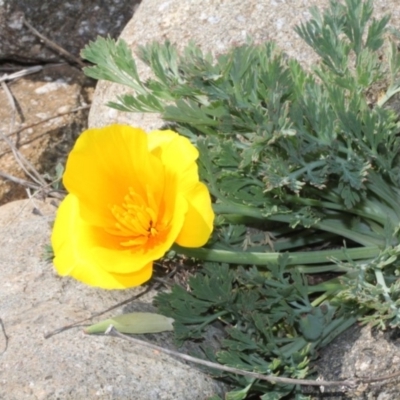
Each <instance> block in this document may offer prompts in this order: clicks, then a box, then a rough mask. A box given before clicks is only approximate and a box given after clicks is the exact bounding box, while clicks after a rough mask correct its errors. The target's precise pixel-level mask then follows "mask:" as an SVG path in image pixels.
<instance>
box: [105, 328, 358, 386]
mask: <svg viewBox="0 0 400 400" xmlns="http://www.w3.org/2000/svg"><path fill="white" fill-rule="evenodd" d="M105 334H106V335H110V336H115V337H119V338H121V339H124V340H128V341H129V342H132V343H135V344H138V345H141V346H146V347H149V348H151V349H153V350H157V351H161V352H163V353H165V354H168V355H170V356H175V357H179V358H182V359H183V360H185V361H189V362H193V363H196V364H200V365H204V366H206V367H209V368H214V369H218V370H221V371H226V372H230V373H232V374H238V375H243V376H250V377H251V378H256V379H260V380H263V381H268V382H271V383H286V384H292V385H304V386H346V387H350V388H353V387H355V386H356V381H354V380H352V379H348V380H344V381H315V380H311V379H294V378H284V377H280V376H274V375H263V374H259V373H257V372H250V371H243V370H241V369H238V368H232V367H228V366H226V365H221V364H216V363H213V362H211V361H206V360H202V359H200V358H196V357H192V356H189V355H187V354H183V353H178V352H176V351H173V350H169V349H164V347H160V346H157V345H155V344H152V343H149V342H146V341H144V340H140V339H136V338H134V337H132V336H128V335H124V334H123V333H120V332H118V331H117V330H116V329H115V328H114V327H113V326H112V325H110V326H109V327H108V328H107V330H106V331H105Z"/></svg>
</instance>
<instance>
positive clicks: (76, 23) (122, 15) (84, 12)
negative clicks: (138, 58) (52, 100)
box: [0, 0, 140, 63]
mask: <svg viewBox="0 0 400 400" xmlns="http://www.w3.org/2000/svg"><path fill="white" fill-rule="evenodd" d="M139 2H140V0H113V1H100V0H68V1H58V0H47V1H42V0H4V1H0V38H1V40H0V60H13V61H18V62H24V63H28V62H29V63H32V62H41V61H45V62H55V61H59V60H64V58H63V57H61V56H60V54H59V53H58V52H55V51H54V50H53V49H51V48H49V47H48V46H47V45H46V43H44V42H43V41H41V40H40V39H39V38H38V37H37V36H36V35H35V34H33V33H32V31H31V30H29V29H28V28H27V27H26V25H24V23H23V17H25V19H26V20H27V21H28V23H29V24H30V25H31V26H33V28H35V29H36V30H37V31H38V32H39V33H41V34H42V35H44V36H45V37H46V38H47V39H50V40H52V41H53V42H55V43H56V44H58V45H59V46H61V47H62V48H64V49H65V50H67V51H69V52H70V53H72V54H73V55H75V56H79V52H80V51H81V49H82V48H83V47H84V46H85V45H86V44H87V43H89V41H90V40H93V39H95V38H96V37H97V35H101V36H106V35H108V34H109V35H111V36H112V37H117V36H118V34H119V33H120V32H121V30H122V29H123V27H124V26H125V25H126V23H127V22H128V21H129V20H130V18H131V17H132V15H133V13H134V11H135V8H136V7H137V4H138V3H139Z"/></svg>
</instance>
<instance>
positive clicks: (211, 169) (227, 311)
mask: <svg viewBox="0 0 400 400" xmlns="http://www.w3.org/2000/svg"><path fill="white" fill-rule="evenodd" d="M372 11H373V9H372V1H370V0H369V1H364V2H363V1H361V0H345V1H344V2H338V1H333V0H332V1H331V3H330V7H329V8H328V9H327V10H324V11H323V12H320V11H319V10H318V9H316V8H314V9H313V10H312V19H311V20H310V21H308V22H306V23H304V24H302V25H301V26H299V27H297V28H296V31H297V33H298V34H299V35H300V36H301V37H302V38H303V39H304V40H305V41H306V42H307V43H308V44H309V45H310V46H311V47H312V48H313V49H314V50H315V51H316V52H317V53H318V55H319V56H320V58H321V62H320V63H319V64H318V65H317V66H315V68H314V69H313V70H312V71H311V72H308V71H305V70H304V69H303V68H302V67H301V65H300V64H299V63H298V62H297V61H296V60H290V59H288V58H287V57H286V56H285V55H284V54H282V53H281V52H280V51H279V50H278V49H277V48H276V47H275V45H274V44H273V43H265V44H262V45H258V46H255V45H253V44H252V43H251V42H250V41H249V43H248V44H247V45H244V46H241V47H237V48H234V49H232V50H230V51H229V53H227V54H225V55H221V56H219V57H218V58H217V59H213V58H212V57H211V55H210V54H203V53H202V52H201V50H200V49H199V48H197V47H196V46H195V45H193V44H190V45H189V46H188V47H187V48H186V49H185V51H184V52H183V53H182V54H178V52H177V50H176V48H175V47H174V46H173V45H171V44H170V43H168V42H167V43H165V44H157V43H154V44H151V45H148V46H146V47H143V48H141V49H140V51H139V57H140V58H141V59H142V60H144V61H145V62H146V63H147V64H148V65H149V66H150V67H151V69H152V71H153V73H154V78H153V79H150V80H148V81H146V82H142V81H141V80H140V78H139V76H138V74H137V70H136V65H135V61H134V59H133V57H132V55H131V53H130V52H129V51H128V48H127V45H126V44H125V43H124V42H123V41H119V42H118V43H115V42H113V41H112V40H110V39H98V40H97V41H96V42H95V43H92V44H91V45H89V46H88V47H87V48H86V49H85V50H84V51H83V56H84V57H85V58H87V59H88V60H89V61H92V62H93V63H94V64H96V65H95V66H94V67H90V68H88V69H87V70H86V73H87V74H88V75H89V76H92V77H94V78H96V79H107V80H111V81H114V82H118V83H122V84H125V85H127V86H129V87H131V88H132V89H133V93H132V94H128V95H124V96H120V97H118V99H116V101H115V102H112V103H110V104H109V105H110V106H111V107H114V108H117V109H119V110H123V111H131V112H137V111H144V112H159V113H161V115H162V117H163V118H164V119H165V121H167V123H170V124H171V126H173V127H174V129H175V130H177V131H178V132H179V133H181V134H182V135H185V136H187V137H188V138H189V139H190V140H191V141H192V143H194V144H195V146H196V147H197V149H198V150H199V153H200V157H199V173H200V178H201V180H202V181H203V182H205V183H206V184H207V186H208V188H209V190H210V192H211V193H212V195H213V197H214V200H215V204H214V211H215V212H216V214H217V215H218V217H217V219H216V222H215V231H214V234H213V238H212V240H211V241H210V242H209V243H208V245H207V248H206V249H199V250H193V251H192V252H191V251H184V253H185V254H187V255H191V256H193V257H197V258H202V259H205V260H208V263H206V265H205V266H204V269H203V270H202V271H201V272H199V273H198V274H197V275H196V276H194V277H193V278H192V279H191V280H190V282H189V285H190V291H186V290H185V289H183V288H181V287H175V288H174V289H173V290H172V293H170V294H161V295H160V296H159V298H158V304H159V307H160V310H161V311H162V312H163V313H164V314H165V315H168V316H171V317H173V318H175V320H176V323H175V329H176V335H177V339H178V340H179V341H182V340H185V339H188V338H196V339H200V338H201V337H202V332H203V331H204V329H205V328H206V326H207V325H208V324H210V323H212V322H214V321H216V320H219V321H221V322H222V323H223V324H224V326H225V328H226V335H227V336H226V338H225V339H224V340H223V342H222V350H221V351H220V352H217V354H212V352H210V351H207V350H205V353H206V355H207V356H208V357H209V358H211V359H214V360H218V361H219V362H220V363H224V364H227V365H230V366H234V367H239V368H243V369H247V370H255V371H261V372H264V373H274V374H277V375H283V376H285V375H286V376H292V377H304V376H306V375H307V374H310V373H311V372H312V370H311V369H310V368H309V363H310V361H311V360H312V359H313V358H314V357H315V355H316V349H318V348H320V347H321V346H324V345H326V344H327V343H329V341H331V340H332V339H333V338H334V337H336V336H337V335H338V334H339V333H340V332H342V331H343V330H344V329H346V328H347V327H348V326H350V325H351V324H352V323H354V321H355V320H356V318H361V319H363V320H365V321H368V322H371V323H372V324H374V325H378V326H381V327H385V326H389V325H391V326H398V325H399V321H400V313H399V303H400V284H399V281H398V268H399V265H400V261H399V260H398V257H399V255H400V240H399V238H400V234H399V228H400V207H399V204H400V201H399V199H400V198H399V194H400V160H399V154H400V136H399V132H400V126H399V122H398V115H397V114H396V113H395V112H394V111H393V109H392V108H391V106H390V104H391V103H390V102H391V101H393V100H394V99H395V95H396V94H397V93H398V92H399V91H400V80H399V70H400V56H399V52H398V50H397V43H396V42H395V40H396V37H398V36H399V35H398V33H397V32H394V31H391V30H390V29H389V28H388V22H389V17H388V16H386V17H384V18H382V19H380V20H376V19H373V18H372ZM381 87H383V88H385V90H384V91H383V92H382V93H378V95H377V96H375V94H376V93H375V92H376V91H377V88H381ZM374 96H375V97H376V99H375V97H374ZM176 249H177V250H178V251H179V250H180V249H179V248H178V247H176ZM238 265H239V266H238ZM246 265H247V266H248V265H250V266H251V267H246ZM255 265H257V267H255ZM315 273H317V274H319V275H318V276H317V278H316V279H314V276H313V275H312V274H315ZM325 273H329V274H330V275H327V276H325V275H324V274H325ZM316 282H318V283H316ZM229 379H230V381H231V382H235V383H236V384H237V385H238V386H240V387H242V389H241V390H237V391H235V392H232V393H231V394H230V395H229V396H230V397H229V396H228V398H232V399H233V398H235V399H244V398H246V396H248V395H249V394H250V393H254V392H257V393H263V395H262V397H261V398H262V399H264V400H265V399H279V398H282V397H283V396H285V395H287V394H288V393H293V394H294V395H295V396H296V398H298V399H300V398H306V397H305V396H304V395H303V394H302V391H301V389H300V388H298V387H293V386H279V385H270V384H265V383H260V382H258V381H251V380H249V379H247V378H244V377H243V378H241V377H237V376H233V375H230V376H229ZM243 388H244V389H243Z"/></svg>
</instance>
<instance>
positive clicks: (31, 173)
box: [0, 74, 46, 185]
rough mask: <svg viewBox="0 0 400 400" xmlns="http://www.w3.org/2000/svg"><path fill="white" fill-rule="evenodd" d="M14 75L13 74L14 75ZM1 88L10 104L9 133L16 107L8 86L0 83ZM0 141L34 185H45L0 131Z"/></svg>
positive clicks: (31, 166)
mask: <svg viewBox="0 0 400 400" xmlns="http://www.w3.org/2000/svg"><path fill="white" fill-rule="evenodd" d="M14 75H15V74H14ZM8 79H10V76H8ZM1 86H2V88H3V90H4V92H5V93H6V95H7V99H8V101H9V103H10V106H11V125H10V132H12V131H13V130H14V125H15V114H16V106H15V102H14V97H13V95H12V94H11V92H10V90H9V89H8V86H7V85H6V83H5V81H2V82H1ZM0 139H3V140H4V141H5V142H6V143H7V144H8V146H9V147H10V149H11V150H12V152H13V154H14V157H15V159H16V161H17V162H18V164H19V166H20V167H21V168H22V169H23V171H24V172H25V173H26V174H27V175H28V176H29V177H30V178H31V179H32V180H33V181H34V182H36V183H38V184H39V185H46V182H45V181H44V179H43V178H42V176H41V175H40V174H39V172H38V171H37V170H36V168H35V167H34V166H33V165H32V164H31V163H30V162H29V161H28V160H27V159H26V158H25V157H24V156H23V155H22V154H21V153H20V152H19V151H18V149H17V148H16V147H15V146H14V144H13V143H12V142H11V140H10V139H9V138H8V137H7V136H5V135H4V134H3V133H2V132H1V131H0Z"/></svg>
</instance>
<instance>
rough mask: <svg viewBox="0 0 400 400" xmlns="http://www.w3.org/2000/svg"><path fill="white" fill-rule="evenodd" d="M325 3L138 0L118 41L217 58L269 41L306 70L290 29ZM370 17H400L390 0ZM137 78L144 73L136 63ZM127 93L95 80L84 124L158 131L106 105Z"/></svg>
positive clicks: (144, 117) (301, 47)
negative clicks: (195, 49)
mask: <svg viewBox="0 0 400 400" xmlns="http://www.w3.org/2000/svg"><path fill="white" fill-rule="evenodd" d="M328 4H329V0H302V1H287V0H247V1H242V0H230V1H225V2H224V1H217V0H191V1H186V2H182V1H179V0H168V1H167V0H165V1H159V0H143V1H142V3H141V4H140V6H139V7H138V9H137V11H136V12H135V14H134V16H133V18H132V19H131V20H130V21H129V23H128V24H127V26H126V27H125V29H124V30H123V32H122V33H121V36H120V37H121V38H122V39H124V40H125V41H126V42H127V43H128V45H129V47H130V48H131V49H132V51H133V52H135V49H136V48H137V46H138V45H145V44H147V43H151V42H153V41H157V42H165V40H167V39H168V40H169V41H170V42H172V43H173V44H175V45H177V47H178V48H179V49H181V50H182V49H183V48H184V47H185V46H186V45H187V44H188V42H189V41H190V40H192V41H193V42H194V43H196V44H197V45H199V46H200V48H201V49H202V50H203V51H205V52H208V51H210V52H212V53H213V54H214V55H218V54H221V53H224V52H226V51H227V50H228V49H229V48H230V47H232V46H239V45H241V44H244V43H246V40H247V37H251V38H252V39H253V40H254V42H255V43H262V42H265V41H267V40H273V41H275V42H276V43H277V45H278V47H279V48H281V49H282V50H283V51H284V52H285V53H286V54H287V55H288V56H289V57H295V58H297V59H298V60H299V61H300V62H301V63H302V65H303V66H305V67H307V68H309V67H311V66H312V65H313V64H314V63H315V62H317V61H318V57H317V55H316V54H315V53H314V52H313V51H312V50H311V48H310V47H309V46H308V45H307V44H306V43H305V42H304V41H303V40H302V39H301V38H300V37H299V36H298V35H297V34H296V32H295V31H294V30H293V28H294V27H295V26H296V25H299V24H300V23H301V22H303V21H305V20H307V19H308V18H309V17H310V16H311V14H310V13H309V8H310V7H311V6H318V7H320V8H324V7H326V6H328ZM374 6H375V15H376V17H382V15H384V14H387V13H389V12H391V13H392V17H393V19H392V23H393V25H395V26H396V20H398V18H399V16H400V7H399V5H398V2H397V1H396V0H381V1H379V2H375V3H374ZM138 71H139V75H140V76H141V77H142V78H143V80H145V79H147V78H148V77H149V76H150V72H149V69H148V68H147V66H145V65H144V64H143V63H142V62H138ZM128 92H129V89H128V88H126V87H123V86H121V85H118V84H115V83H110V82H104V81H101V82H98V84H97V87H96V91H95V95H94V98H93V104H92V107H91V109H90V114H89V126H90V127H101V126H104V125H108V124H111V123H115V122H118V123H126V124H131V125H135V126H140V127H142V128H144V129H146V130H152V129H159V128H160V126H162V124H163V123H162V121H161V120H160V118H158V116H157V115H155V114H143V113H124V112H118V111H116V110H114V109H111V108H109V107H107V106H106V105H105V104H106V103H107V102H109V101H115V100H116V96H117V95H118V94H123V93H128Z"/></svg>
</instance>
